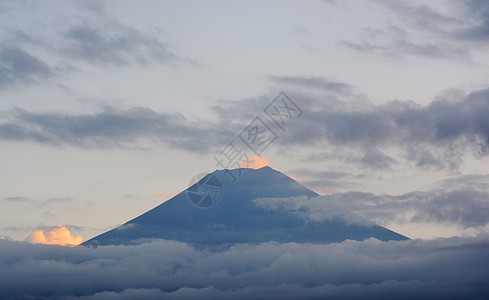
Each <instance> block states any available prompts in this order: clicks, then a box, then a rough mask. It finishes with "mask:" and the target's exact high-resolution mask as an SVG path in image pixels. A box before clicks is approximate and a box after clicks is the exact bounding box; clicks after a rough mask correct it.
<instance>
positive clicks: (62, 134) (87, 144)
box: [0, 107, 232, 152]
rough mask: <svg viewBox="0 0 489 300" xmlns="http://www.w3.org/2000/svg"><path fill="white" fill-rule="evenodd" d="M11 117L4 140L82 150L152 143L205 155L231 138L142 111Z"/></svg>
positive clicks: (1, 133) (0, 130)
mask: <svg viewBox="0 0 489 300" xmlns="http://www.w3.org/2000/svg"><path fill="white" fill-rule="evenodd" d="M10 116H11V118H12V122H7V123H3V124H1V125H0V139H3V140H12V141H34V142H38V143H42V144H51V145H73V146H78V147H84V148H114V147H118V148H138V147H139V144H142V143H143V141H148V140H149V141H154V142H160V143H164V144H167V145H169V146H172V147H175V148H180V149H186V150H189V151H193V152H206V151H209V149H210V148H213V147H220V146H221V145H223V144H224V142H225V140H224V138H227V137H229V136H232V133H230V132H229V129H227V128H215V127H214V126H213V124H209V123H206V122H201V123H195V122H190V121H189V120H187V119H186V118H185V117H184V116H183V115H181V114H179V113H156V112H154V111H153V110H151V109H148V108H141V107H134V108H130V109H127V110H121V109H117V108H113V107H106V108H105V109H104V110H103V111H101V112H98V113H95V114H82V115H63V114H61V113H32V112H29V111H26V110H23V109H19V108H16V109H13V110H11V111H10ZM209 127H210V128H209Z"/></svg>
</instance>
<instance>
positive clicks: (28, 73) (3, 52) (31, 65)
mask: <svg viewBox="0 0 489 300" xmlns="http://www.w3.org/2000/svg"><path fill="white" fill-rule="evenodd" d="M51 76H53V71H52V69H51V67H50V66H49V65H47V64H46V63H44V62H43V61H41V60H40V59H39V58H37V57H35V56H33V55H31V54H29V53H27V52H26V51H24V50H23V49H22V48H19V47H14V46H5V45H4V46H2V45H1V44H0V89H3V88H6V87H9V86H11V85H14V84H17V83H32V82H36V81H39V80H43V79H45V78H49V77H51Z"/></svg>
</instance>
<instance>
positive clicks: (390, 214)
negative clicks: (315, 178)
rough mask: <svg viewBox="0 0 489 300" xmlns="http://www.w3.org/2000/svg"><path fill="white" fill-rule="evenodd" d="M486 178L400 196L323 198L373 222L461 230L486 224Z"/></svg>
mask: <svg viewBox="0 0 489 300" xmlns="http://www.w3.org/2000/svg"><path fill="white" fill-rule="evenodd" d="M470 180H472V181H473V182H472V183H471V182H470ZM487 180H488V175H468V176H463V177H461V178H452V179H448V180H446V181H442V182H440V183H439V184H438V185H437V187H436V188H434V189H432V190H430V191H426V192H420V191H419V192H411V193H407V194H404V195H400V196H391V195H374V194H371V193H361V192H348V193H343V194H334V195H327V196H325V197H328V198H331V199H333V200H334V201H338V203H341V205H343V206H345V207H347V208H349V209H351V210H352V211H355V212H357V213H359V214H361V215H363V216H364V217H366V218H368V219H370V220H372V221H374V222H380V223H382V222H400V223H417V222H428V223H441V224H452V225H457V226H459V227H461V228H464V229H468V228H484V227H485V226H487V225H488V224H489V183H488V182H489V181H487Z"/></svg>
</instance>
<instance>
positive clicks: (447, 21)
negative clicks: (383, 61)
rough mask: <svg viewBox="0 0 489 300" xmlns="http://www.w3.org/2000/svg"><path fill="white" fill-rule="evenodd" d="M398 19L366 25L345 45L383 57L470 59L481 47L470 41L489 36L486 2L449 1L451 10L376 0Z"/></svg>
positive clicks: (344, 43)
mask: <svg viewBox="0 0 489 300" xmlns="http://www.w3.org/2000/svg"><path fill="white" fill-rule="evenodd" d="M373 2H375V3H377V4H379V5H380V6H381V8H384V9H387V10H388V12H389V13H393V14H394V15H395V18H393V19H391V20H389V21H387V23H386V24H385V25H384V26H383V27H380V28H365V29H364V32H363V34H362V39H360V40H354V41H352V40H351V39H350V40H345V41H343V42H342V45H343V46H345V47H348V48H350V49H353V50H355V51H359V52H367V53H375V54H379V55H383V56H391V57H401V56H404V55H415V56H424V57H429V58H448V59H462V60H470V59H471V51H472V50H473V49H477V48H476V47H478V46H477V45H476V44H473V43H472V44H468V43H467V42H470V41H480V40H483V39H484V37H485V35H487V28H489V27H487V24H488V21H487V19H488V14H487V11H488V10H487V4H486V3H485V2H483V1H459V2H456V1H455V2H451V3H448V5H447V7H448V10H447V11H448V12H440V11H437V10H436V9H434V8H431V7H429V6H427V5H425V4H418V3H416V4H415V3H412V2H408V1H385V0H374V1H373Z"/></svg>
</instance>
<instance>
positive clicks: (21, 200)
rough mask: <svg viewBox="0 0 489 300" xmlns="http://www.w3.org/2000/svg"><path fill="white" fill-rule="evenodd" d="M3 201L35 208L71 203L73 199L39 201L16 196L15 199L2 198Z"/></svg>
mask: <svg viewBox="0 0 489 300" xmlns="http://www.w3.org/2000/svg"><path fill="white" fill-rule="evenodd" d="M4 201H6V202H10V203H30V204H32V205H35V206H37V207H44V206H46V205H50V204H53V203H65V202H71V201H73V198H70V197H54V198H49V199H45V200H40V201H39V200H34V199H30V198H27V197H21V196H16V197H6V198H4Z"/></svg>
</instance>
